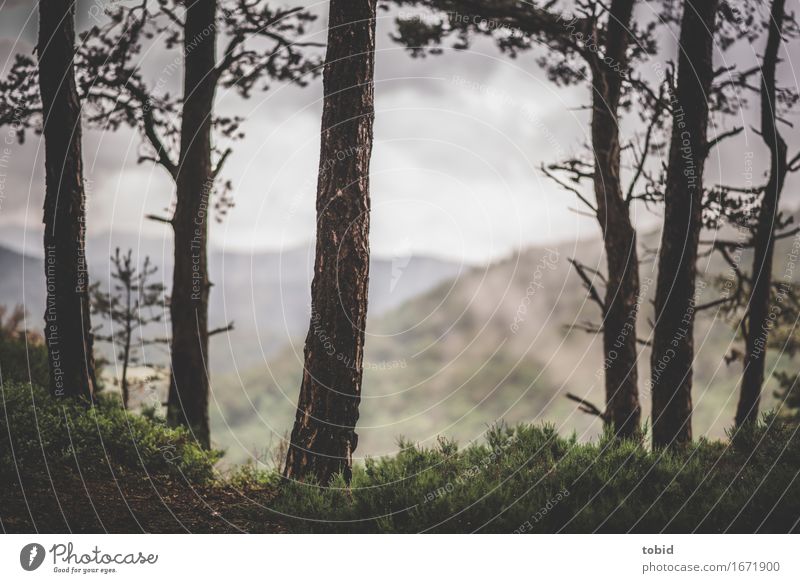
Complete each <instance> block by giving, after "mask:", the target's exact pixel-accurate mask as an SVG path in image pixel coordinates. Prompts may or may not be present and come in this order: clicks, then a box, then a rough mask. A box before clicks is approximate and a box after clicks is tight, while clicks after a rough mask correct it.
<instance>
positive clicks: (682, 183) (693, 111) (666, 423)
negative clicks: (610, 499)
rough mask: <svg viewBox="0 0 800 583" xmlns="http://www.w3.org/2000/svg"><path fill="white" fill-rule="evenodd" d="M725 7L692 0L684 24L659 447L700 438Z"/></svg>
mask: <svg viewBox="0 0 800 583" xmlns="http://www.w3.org/2000/svg"><path fill="white" fill-rule="evenodd" d="M718 6H719V1H718V0H686V2H685V4H684V9H683V17H682V19H681V33H680V42H679V59H678V84H677V93H676V94H675V95H674V96H673V98H672V108H673V111H672V113H673V121H672V137H671V143H670V151H669V162H668V166H667V183H666V188H665V193H664V198H665V209H664V228H663V231H662V235H661V251H660V254H659V258H658V280H657V288H656V301H655V313H656V324H655V331H654V333H653V350H652V353H651V357H650V360H651V363H650V364H651V379H650V380H651V388H652V394H653V445H654V446H655V447H668V446H677V445H680V444H683V443H687V442H690V441H691V439H692V361H693V360H694V339H693V333H694V311H695V303H696V298H695V293H696V286H695V276H696V273H697V247H698V241H699V237H700V229H701V227H702V197H703V166H704V163H705V159H706V156H707V150H708V140H707V137H706V129H707V127H708V94H709V90H710V88H711V82H712V80H713V75H714V73H713V54H712V50H713V46H714V36H713V35H714V31H715V26H716V15H717V9H718Z"/></svg>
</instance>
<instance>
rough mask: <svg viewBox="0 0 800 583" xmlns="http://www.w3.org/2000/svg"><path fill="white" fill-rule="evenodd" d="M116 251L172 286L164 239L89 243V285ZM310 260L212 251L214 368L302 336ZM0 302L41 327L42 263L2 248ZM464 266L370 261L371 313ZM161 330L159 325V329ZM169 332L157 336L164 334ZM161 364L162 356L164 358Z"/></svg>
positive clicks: (105, 278)
mask: <svg viewBox="0 0 800 583" xmlns="http://www.w3.org/2000/svg"><path fill="white" fill-rule="evenodd" d="M117 246H119V247H120V248H121V249H122V250H126V249H128V248H132V249H133V250H134V258H138V259H139V263H141V261H142V260H143V259H144V257H145V256H149V257H150V259H151V260H152V262H153V263H154V264H155V265H156V266H157V267H158V272H157V274H156V275H155V276H154V277H155V278H156V279H158V280H159V281H161V282H162V283H163V284H164V285H165V286H166V288H167V289H169V288H170V287H171V283H172V282H171V278H172V274H171V266H172V258H171V248H170V247H168V246H166V245H164V244H163V243H162V242H161V241H158V240H154V239H146V238H142V239H140V238H138V237H136V236H126V235H121V236H120V235H118V236H116V237H115V238H114V239H113V240H111V239H110V238H109V237H108V236H107V235H104V236H101V237H97V238H92V239H91V240H90V241H89V242H88V244H87V253H88V257H87V259H88V264H89V273H90V277H91V280H92V281H100V282H101V286H102V287H104V288H107V287H108V285H109V269H110V260H109V258H110V255H111V253H113V250H114V249H115V248H116V247H117ZM313 261H314V256H313V253H311V251H310V249H309V248H294V249H289V250H287V251H284V252H268V251H267V252H254V253H242V252H236V251H220V250H211V251H210V253H209V265H210V270H211V277H212V283H213V284H214V286H213V288H212V291H211V300H210V305H209V310H210V314H209V322H210V326H211V327H212V328H214V327H219V326H224V325H225V324H227V323H228V322H231V321H232V322H233V323H234V330H233V331H232V332H230V333H229V334H228V335H227V336H228V338H227V341H225V340H222V339H216V338H215V339H213V340H212V347H211V350H210V352H211V359H212V368H213V369H215V370H219V371H232V370H235V369H237V368H242V367H243V368H249V367H252V366H254V365H256V364H257V363H259V362H263V360H264V358H269V357H271V356H272V355H273V353H274V351H275V350H276V349H278V348H280V347H281V346H284V345H285V344H286V343H287V342H288V341H290V340H291V339H294V338H296V337H297V336H298V335H301V334H303V333H304V332H305V330H306V327H307V326H308V321H309V315H310V310H309V302H310V287H311V277H312V270H313ZM0 269H2V270H3V278H2V281H0V303H2V304H8V305H17V304H21V305H23V306H24V307H25V309H26V310H27V312H28V325H29V327H31V328H32V329H40V328H41V317H40V316H41V314H43V312H44V302H45V288H44V266H43V261H42V259H40V258H38V257H35V256H30V255H26V254H24V253H20V252H17V251H13V250H11V249H7V248H4V247H0ZM462 270H463V267H462V266H460V265H458V264H457V263H454V262H449V261H445V260H440V259H434V258H430V257H424V256H419V255H411V254H409V255H406V256H403V257H399V258H377V257H376V258H374V259H373V261H372V264H371V266H370V305H369V310H370V315H371V316H375V317H377V316H379V315H381V314H383V313H385V312H386V311H388V310H391V309H393V308H396V307H397V306H399V305H401V304H403V303H404V302H406V301H408V300H409V299H411V298H413V297H415V296H417V295H419V294H422V293H425V292H426V291H428V290H430V289H432V288H433V287H435V286H436V285H438V284H439V283H440V282H442V281H445V280H448V279H451V278H453V277H457V276H458V274H459V273H460V272H461V271H462ZM161 326H162V327H163V326H164V325H163V324H162V325H161ZM167 333H168V330H167V329H166V328H165V329H163V330H155V331H154V335H156V336H162V337H163V336H166V335H167ZM161 360H164V359H163V355H162V356H161Z"/></svg>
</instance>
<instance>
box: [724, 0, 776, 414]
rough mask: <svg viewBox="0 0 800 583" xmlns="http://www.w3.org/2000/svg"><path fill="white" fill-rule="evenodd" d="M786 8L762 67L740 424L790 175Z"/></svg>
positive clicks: (751, 405)
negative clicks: (780, 120)
mask: <svg viewBox="0 0 800 583" xmlns="http://www.w3.org/2000/svg"><path fill="white" fill-rule="evenodd" d="M784 6H785V0H773V3H772V10H771V15H770V16H771V19H770V23H769V33H768V36H767V46H766V49H765V51H764V57H763V63H762V66H761V137H762V139H763V140H764V143H765V144H766V146H767V148H769V152H770V174H769V180H768V181H767V185H766V187H765V189H764V196H763V197H762V199H761V208H760V210H759V214H758V222H757V224H756V228H755V234H754V237H753V269H752V279H753V288H752V292H751V296H750V302H749V308H748V313H747V319H746V322H747V332H746V334H745V358H744V374H743V375H742V388H741V393H740V395H739V404H738V407H737V409H736V426H737V427H741V426H742V425H744V424H746V423H752V422H755V421H756V420H757V419H758V408H759V402H760V400H761V386H762V385H763V383H764V366H765V360H766V356H767V336H768V334H769V316H770V313H769V312H770V289H771V287H772V259H773V251H774V244H775V239H774V235H775V221H776V218H777V212H778V202H779V201H780V196H781V191H782V190H783V184H784V182H785V180H786V173H787V153H786V142H784V140H783V138H782V137H781V135H780V133H779V132H778V127H777V120H776V111H775V108H776V89H775V68H776V66H777V63H778V49H779V48H780V44H781V31H782V27H783V19H784Z"/></svg>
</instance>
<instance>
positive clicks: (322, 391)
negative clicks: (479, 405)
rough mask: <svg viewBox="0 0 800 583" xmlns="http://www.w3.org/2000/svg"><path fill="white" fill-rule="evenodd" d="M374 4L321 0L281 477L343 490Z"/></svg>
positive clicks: (360, 269)
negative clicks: (298, 368)
mask: <svg viewBox="0 0 800 583" xmlns="http://www.w3.org/2000/svg"><path fill="white" fill-rule="evenodd" d="M376 3H377V2H376V0H331V3H330V17H329V24H328V49H327V56H326V63H325V71H324V94H325V102H324V107H323V114H322V145H321V149H320V165H319V182H318V185H317V248H316V261H315V265H314V280H313V283H312V286H311V304H312V305H311V324H310V326H309V331H308V336H307V337H306V344H305V367H304V372H303V381H302V385H301V387H300V398H299V401H298V406H297V416H296V419H295V423H294V429H293V430H292V436H291V444H290V446H289V451H288V455H287V459H286V467H285V470H284V475H285V476H286V477H287V478H291V479H295V480H305V479H308V478H312V479H315V480H316V481H317V482H318V483H320V484H327V483H328V482H329V481H330V479H331V477H332V476H333V475H335V474H336V473H338V472H342V473H343V474H344V477H345V479H346V480H347V481H348V482H349V480H350V476H351V467H352V463H353V451H354V450H355V448H356V445H357V443H358V437H357V435H356V432H355V426H356V422H357V421H358V405H359V402H360V400H361V375H362V359H363V353H364V326H365V324H366V318H367V283H368V278H369V218H370V217H369V213H370V198H369V163H370V156H371V153H372V122H373V117H374V80H373V71H374V59H375V9H376Z"/></svg>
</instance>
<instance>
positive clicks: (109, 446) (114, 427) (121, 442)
mask: <svg viewBox="0 0 800 583" xmlns="http://www.w3.org/2000/svg"><path fill="white" fill-rule="evenodd" d="M0 397H1V398H0V467H1V468H2V469H1V470H0V471H3V472H7V471H10V472H14V471H15V470H16V469H17V468H18V469H19V470H20V471H22V472H23V473H25V474H28V475H34V474H36V473H37V472H38V473H39V474H41V475H42V476H45V477H46V475H47V474H46V473H45V471H44V470H43V462H46V463H47V464H48V467H49V466H51V465H54V466H56V467H57V468H59V470H60V469H61V468H62V467H65V466H68V467H70V468H71V469H74V470H79V471H80V472H81V474H82V475H83V476H87V475H89V476H91V475H93V474H98V475H103V476H107V475H108V472H109V470H113V471H114V472H115V474H117V473H122V474H125V473H128V472H137V473H139V474H142V475H144V472H146V473H147V474H149V475H158V476H163V475H169V476H175V477H182V478H185V479H187V480H189V481H192V482H205V481H208V480H210V479H212V477H213V475H214V464H215V462H216V461H217V460H218V459H219V457H220V453H219V452H208V451H205V450H203V449H202V448H201V447H199V446H198V445H197V443H196V442H195V440H194V439H193V438H192V436H191V435H190V434H189V433H188V432H187V431H185V430H184V429H173V428H169V427H167V426H166V423H165V422H164V420H163V419H160V418H158V417H151V418H145V417H143V416H141V415H136V414H133V413H129V412H127V411H125V410H124V409H123V408H122V406H121V404H120V402H119V399H118V398H115V397H113V396H103V395H101V396H100V397H99V398H98V400H97V402H96V403H95V404H94V405H93V406H91V407H90V406H88V405H87V404H86V403H83V402H79V401H76V400H66V399H62V400H56V399H53V398H52V397H51V396H50V395H49V394H48V393H47V392H46V391H45V390H44V389H42V388H40V387H38V386H32V385H24V384H20V383H4V384H3V386H2V388H0Z"/></svg>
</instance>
